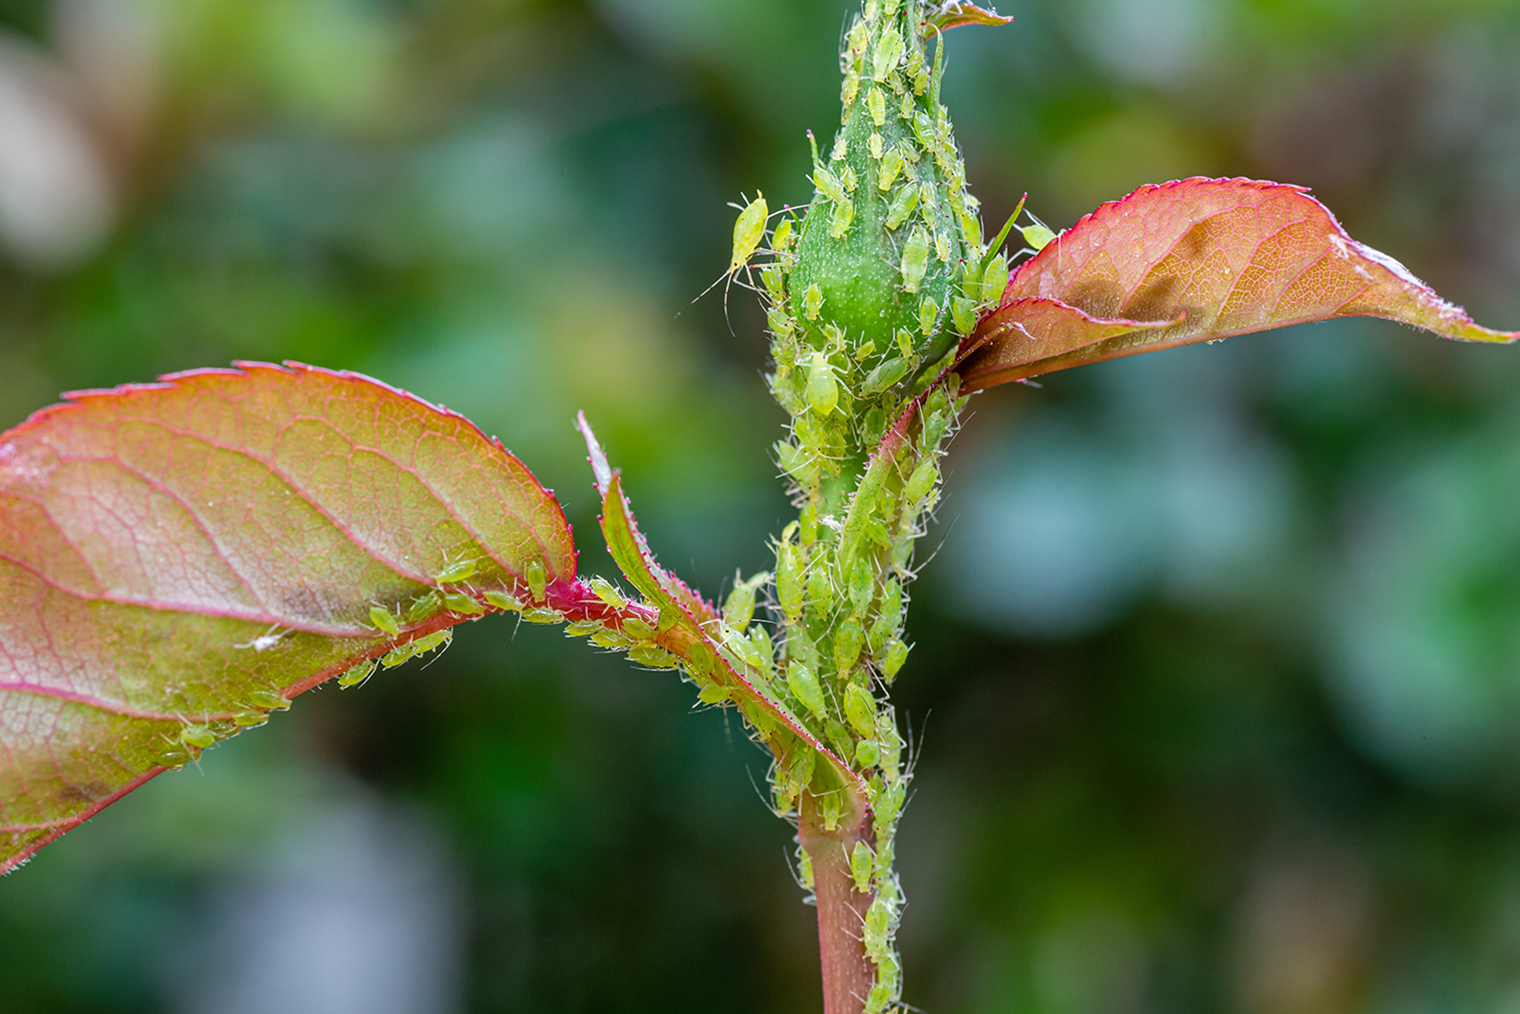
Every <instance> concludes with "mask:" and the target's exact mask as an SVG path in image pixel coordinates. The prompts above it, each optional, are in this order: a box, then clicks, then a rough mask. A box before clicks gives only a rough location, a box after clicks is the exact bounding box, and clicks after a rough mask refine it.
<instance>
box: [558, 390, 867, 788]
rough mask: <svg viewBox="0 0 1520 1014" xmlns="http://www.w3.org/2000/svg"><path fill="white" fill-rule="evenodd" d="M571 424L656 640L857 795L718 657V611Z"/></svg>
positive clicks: (605, 530)
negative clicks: (659, 548)
mask: <svg viewBox="0 0 1520 1014" xmlns="http://www.w3.org/2000/svg"><path fill="white" fill-rule="evenodd" d="M577 425H578V426H579V428H580V431H581V435H582V436H583V437H584V438H585V440H586V450H587V452H588V455H589V459H590V462H591V470H592V473H593V474H594V475H595V477H596V488H597V492H599V493H600V494H601V495H602V518H601V521H602V534H603V536H605V538H606V540H607V549H608V551H609V552H610V553H611V555H612V559H613V562H615V563H616V564H617V565H618V569H619V570H621V571H622V572H623V576H624V577H626V578H627V579H628V581H629V582H630V583H631V584H632V585H633V586H634V587H635V588H637V589H638V590H639V591H640V592H642V593H643V595H644V596H645V598H646V599H647V600H648V605H649V606H650V607H651V608H652V609H654V610H656V611H657V612H658V613H659V616H660V626H661V627H662V628H664V629H662V630H661V632H660V636H659V638H658V641H657V643H658V644H659V645H660V646H661V647H663V648H665V649H667V650H669V651H671V652H672V653H674V654H675V655H677V656H679V657H680V658H681V659H682V660H684V661H686V662H688V663H691V662H692V661H693V660H694V659H695V658H696V657H697V656H700V657H701V658H703V659H710V660H711V664H712V665H713V666H714V667H715V669H716V677H717V681H718V683H719V684H720V685H722V686H724V687H727V688H728V689H730V690H731V691H732V692H733V693H735V694H736V695H739V696H740V697H742V698H744V699H745V700H747V701H750V702H752V703H753V704H754V705H755V706H756V707H757V708H759V709H760V710H761V711H764V712H765V713H767V714H768V715H770V716H771V717H772V718H773V719H775V721H776V722H777V723H778V724H779V726H780V727H781V728H783V729H785V730H786V731H787V732H788V733H790V734H791V735H792V736H795V737H796V739H798V740H801V741H802V742H803V743H806V744H807V745H808V746H809V747H810V748H812V749H813V750H816V751H817V752H818V753H819V755H821V756H822V757H823V758H825V759H826V760H827V761H828V762H829V763H830V764H832V765H833V767H834V768H835V769H836V770H837V771H838V772H839V776H840V778H841V780H842V781H843V782H844V783H845V784H846V785H850V786H852V787H853V788H854V789H855V790H856V791H858V792H860V793H862V794H863V793H864V792H865V785H864V784H863V782H862V781H861V779H860V776H859V775H858V774H856V773H855V772H854V771H852V770H851V769H850V767H849V765H848V764H846V763H844V762H843V761H842V760H840V758H839V757H838V756H837V755H836V754H835V753H834V752H833V751H831V750H830V749H829V748H828V747H826V746H824V744H823V743H822V742H821V741H820V740H819V739H818V738H817V737H816V736H814V735H813V734H812V733H811V732H809V731H808V729H807V727H806V726H805V725H803V723H802V722H801V721H799V720H798V719H797V716H795V715H793V714H792V713H791V711H790V710H789V709H788V708H787V707H786V705H784V704H783V703H781V702H780V701H779V700H777V699H776V698H775V696H774V695H772V694H769V693H766V692H765V691H764V690H763V689H762V688H761V687H760V686H758V685H756V683H755V681H753V680H751V679H750V677H749V676H748V675H746V674H745V673H743V672H740V671H739V670H738V669H736V668H735V667H734V666H733V665H732V664H730V663H729V661H728V659H727V658H726V657H725V656H724V653H723V650H722V645H721V643H720V642H719V641H718V640H717V639H716V638H715V637H713V632H714V631H715V630H717V629H719V626H720V623H721V620H720V617H719V616H718V611H717V610H716V609H715V608H714V607H713V605H712V603H710V602H708V601H707V600H706V599H704V598H703V597H702V596H701V595H699V594H697V593H696V592H694V591H692V590H691V588H689V587H688V586H687V585H686V583H685V582H683V581H682V580H681V579H680V578H678V577H676V576H675V575H674V574H671V573H670V572H669V571H667V570H665V569H664V568H663V567H661V566H660V565H659V564H658V563H657V562H655V558H654V553H653V552H651V551H650V549H649V543H648V542H646V541H645V540H644V534H643V533H642V532H640V531H639V526H638V522H637V521H635V520H634V517H633V508H632V506H630V505H629V503H628V498H627V496H626V495H625V494H624V493H623V485H622V476H621V475H620V474H618V473H617V472H616V471H614V470H613V468H612V466H611V465H610V464H609V463H608V461H607V455H606V453H605V452H604V451H603V450H602V446H601V444H600V443H599V442H598V441H597V439H596V434H595V433H593V432H592V430H591V424H590V423H589V422H587V421H586V415H585V413H584V412H583V413H580V414H579V415H578V416H577ZM780 745H781V744H779V743H777V744H773V749H775V752H776V754H777V756H781V755H782V753H783V750H781V749H778V747H780Z"/></svg>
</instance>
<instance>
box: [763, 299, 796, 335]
mask: <svg viewBox="0 0 1520 1014" xmlns="http://www.w3.org/2000/svg"><path fill="white" fill-rule="evenodd" d="M765 323H766V325H767V326H768V327H769V328H770V329H771V334H773V335H775V336H776V337H777V338H790V337H791V336H792V333H793V332H794V331H795V330H796V329H797V325H796V324H794V323H793V322H792V317H791V314H789V313H787V312H786V310H785V309H784V308H782V307H781V306H780V305H777V306H772V307H770V308H768V309H767V310H766V311H765Z"/></svg>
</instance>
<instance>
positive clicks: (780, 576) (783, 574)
mask: <svg viewBox="0 0 1520 1014" xmlns="http://www.w3.org/2000/svg"><path fill="white" fill-rule="evenodd" d="M783 540H785V536H783ZM802 582H803V573H802V562H801V561H800V560H799V559H798V550H797V547H796V546H795V545H793V544H792V543H791V542H789V541H783V542H782V543H781V546H780V547H779V548H778V549H777V551H776V598H777V600H778V601H780V603H781V609H782V611H783V612H784V613H786V615H787V618H788V619H790V620H792V621H794V622H795V621H796V619H797V618H798V617H799V616H800V615H801V614H802V588H803V584H802Z"/></svg>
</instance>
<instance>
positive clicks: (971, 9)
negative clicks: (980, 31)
mask: <svg viewBox="0 0 1520 1014" xmlns="http://www.w3.org/2000/svg"><path fill="white" fill-rule="evenodd" d="M927 20H928V24H929V25H930V27H932V28H937V29H939V30H940V31H942V32H948V31H949V30H950V29H952V28H959V27H961V26H962V25H990V26H992V27H997V26H999V25H1011V24H1013V18H1005V17H1003V16H1002V15H1001V14H999V13H998V12H997V11H995V10H984V9H983V8H981V7H978V6H977V5H976V4H966V3H954V2H950V3H946V4H942V5H941V6H940V8H939V10H938V11H937V12H936V13H934V14H931V15H930V16H929V18H928V19H927Z"/></svg>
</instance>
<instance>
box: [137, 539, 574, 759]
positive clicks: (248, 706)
mask: <svg viewBox="0 0 1520 1014" xmlns="http://www.w3.org/2000/svg"><path fill="white" fill-rule="evenodd" d="M479 569H480V561H478V560H476V559H473V558H465V559H461V560H458V561H454V562H452V563H448V564H445V565H444V566H443V567H442V568H441V569H440V570H439V571H438V573H436V574H434V575H433V579H432V584H433V587H430V588H426V589H425V590H423V591H422V592H421V593H420V594H417V595H415V596H412V597H411V598H409V599H406V600H404V601H401V602H398V603H396V604H395V605H394V607H391V606H386V605H380V604H371V606H370V608H369V612H368V614H367V619H368V620H369V624H368V625H369V627H370V628H371V629H372V630H373V632H374V633H375V634H379V635H384V636H385V637H387V638H399V637H401V635H402V633H403V631H404V630H406V629H408V628H412V627H415V626H417V625H418V624H422V623H425V622H426V621H428V620H430V619H432V618H433V617H435V616H437V615H438V614H439V613H441V612H444V611H447V612H451V613H454V614H456V615H458V616H483V615H485V613H486V612H487V611H488V610H490V609H497V610H511V611H513V612H517V613H521V614H522V617H523V619H525V620H528V621H529V622H533V623H559V622H561V621H562V620H563V619H564V617H563V616H561V615H560V614H559V613H558V612H557V611H555V610H553V609H549V608H546V607H544V606H542V605H534V604H533V603H526V604H525V603H524V602H523V601H522V600H520V599H519V598H518V597H517V596H515V595H512V594H510V593H508V592H505V591H502V590H500V589H496V588H493V589H489V590H487V591H484V592H476V591H475V590H474V589H473V588H471V586H470V585H469V584H468V582H469V581H470V579H471V578H473V577H475V576H476V574H477V572H478V571H479ZM523 581H524V582H525V583H526V584H527V585H528V590H529V594H530V595H532V596H533V602H537V603H542V601H543V597H544V592H545V590H546V585H547V579H546V576H545V572H544V567H543V564H542V563H541V562H539V561H537V560H535V561H533V562H531V563H530V564H529V565H528V566H527V568H526V573H525V574H524V576H523ZM477 596H478V597H477ZM289 633H290V631H283V632H282V631H279V630H277V629H271V630H269V631H266V632H265V633H264V634H262V635H260V636H258V637H255V638H253V639H252V640H250V641H248V642H245V643H242V644H237V645H234V647H235V648H239V649H249V650H253V651H256V652H259V653H263V652H266V651H273V650H276V649H277V648H278V647H279V646H280V644H281V643H282V641H283V640H284V638H285V637H286V636H288V635H289ZM453 637H454V631H453V629H452V628H449V627H445V628H443V629H441V630H435V631H431V632H429V633H426V634H423V635H421V636H419V637H413V638H410V639H409V640H405V641H401V642H399V643H397V644H395V645H394V646H393V647H391V648H390V649H389V650H387V651H386V652H385V653H384V654H383V655H381V656H380V657H379V658H365V659H362V660H361V661H359V662H358V663H357V664H355V665H353V666H351V667H350V668H349V669H347V670H346V671H344V672H343V673H341V674H340V675H339V676H338V686H339V687H342V688H344V689H348V688H350V687H356V686H360V685H361V684H363V683H364V682H365V681H366V680H368V679H369V678H370V676H371V675H373V674H374V673H375V671H376V670H377V669H393V668H395V667H396V666H399V665H401V664H402V663H403V662H405V661H407V660H408V659H410V658H414V657H417V656H421V655H426V654H428V653H429V652H433V651H437V650H438V649H440V648H444V647H447V646H448V645H449V644H450V643H451V642H452V640H453ZM234 703H235V704H236V705H237V706H238V710H236V711H235V712H233V713H232V714H230V715H225V716H219V717H216V718H203V719H201V720H199V721H196V720H191V719H189V718H185V719H182V720H181V723H180V728H179V729H178V731H177V732H176V733H175V734H173V735H165V736H164V737H163V739H164V742H165V744H166V745H165V746H164V747H163V748H162V749H160V750H159V751H158V754H157V757H156V759H157V761H158V762H159V763H160V764H162V765H164V766H165V767H179V766H181V765H183V764H186V763H188V762H190V761H192V760H195V759H196V758H198V757H199V756H200V754H201V752H202V751H203V750H205V749H207V748H208V747H211V746H214V745H215V744H216V743H218V742H220V741H221V740H223V739H226V738H227V737H229V736H232V735H234V734H235V733H237V732H239V731H240V730H242V729H247V728H253V727H255V726H259V725H263V724H264V723H265V722H267V721H268V720H269V715H270V713H271V712H273V711H284V710H285V709H287V708H289V707H290V701H289V699H288V698H286V696H285V695H284V693H283V692H282V691H281V689H280V688H279V687H276V686H270V687H268V688H265V689H256V690H252V691H249V692H248V693H247V694H246V695H245V699H240V700H238V701H236V702H234Z"/></svg>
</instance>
